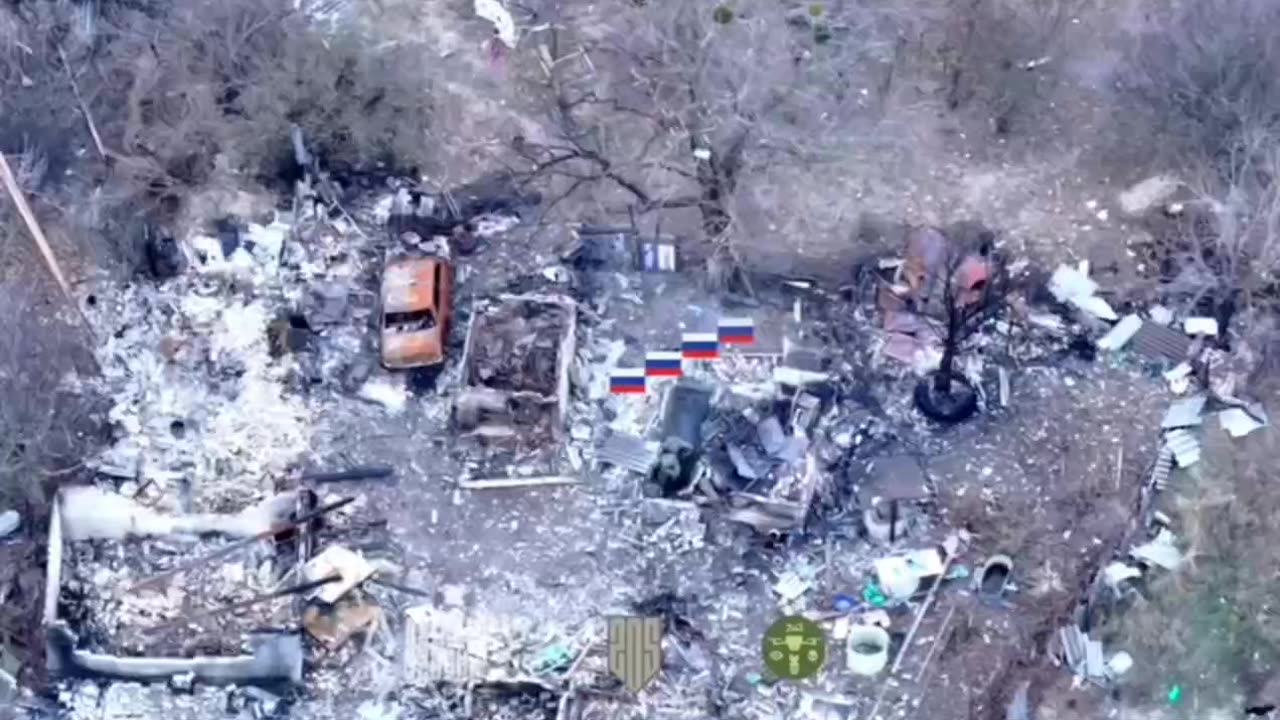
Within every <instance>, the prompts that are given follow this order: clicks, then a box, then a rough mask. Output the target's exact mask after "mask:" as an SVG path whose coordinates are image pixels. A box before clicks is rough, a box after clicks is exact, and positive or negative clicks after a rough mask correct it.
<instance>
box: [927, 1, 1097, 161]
mask: <svg viewBox="0 0 1280 720" xmlns="http://www.w3.org/2000/svg"><path fill="white" fill-rule="evenodd" d="M1084 5H1085V0H967V1H965V2H959V3H951V4H948V5H947V11H946V12H945V13H944V14H943V16H942V19H941V21H940V23H939V28H940V32H941V36H942V40H941V42H940V44H939V46H938V48H937V50H936V53H937V56H938V60H939V64H940V65H941V68H942V74H943V87H944V96H945V101H946V105H947V107H948V108H950V109H952V110H956V109H959V108H961V107H962V106H969V105H973V106H975V107H978V108H980V109H981V110H982V112H984V113H985V114H986V115H987V117H988V118H989V119H990V122H991V127H992V130H993V131H994V132H995V134H996V135H1006V134H1009V133H1011V132H1013V131H1015V130H1022V131H1028V130H1030V131H1036V130H1038V129H1039V128H1038V127H1037V126H1035V125H1029V124H1028V123H1027V122H1026V121H1027V113H1029V112H1033V111H1034V110H1036V109H1045V108H1043V107H1041V106H1039V105H1037V103H1038V101H1041V100H1043V99H1045V98H1046V97H1047V95H1048V93H1049V91H1050V89H1051V88H1052V87H1053V86H1054V85H1055V83H1056V82H1057V81H1058V75H1057V71H1056V70H1055V68H1056V66H1058V65H1060V64H1061V63H1062V62H1063V60H1064V57H1063V55H1064V54H1065V53H1066V52H1067V50H1068V47H1067V44H1066V41H1065V37H1064V33H1065V30H1066V25H1067V24H1068V23H1069V22H1070V21H1071V19H1072V17H1074V16H1075V15H1076V13H1078V12H1079V11H1080V9H1081V8H1082V7H1083V6H1084Z"/></svg>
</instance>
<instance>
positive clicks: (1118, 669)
mask: <svg viewBox="0 0 1280 720" xmlns="http://www.w3.org/2000/svg"><path fill="white" fill-rule="evenodd" d="M1132 667H1133V656H1132V655H1130V654H1129V653H1127V652H1125V651H1124V650H1121V651H1120V652H1118V653H1116V654H1115V655H1112V656H1111V659H1110V660H1108V661H1107V674H1108V675H1110V676H1111V677H1113V678H1118V677H1120V676H1121V675H1124V674H1125V673H1127V672H1129V670H1130V669H1131V668H1132Z"/></svg>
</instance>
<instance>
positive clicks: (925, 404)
mask: <svg viewBox="0 0 1280 720" xmlns="http://www.w3.org/2000/svg"><path fill="white" fill-rule="evenodd" d="M943 237H944V238H945V243H946V244H945V250H944V252H943V254H942V256H941V262H939V263H937V264H936V265H935V266H934V267H933V268H930V270H929V272H928V275H927V277H926V280H925V283H926V285H925V287H926V288H936V292H934V293H933V297H930V294H929V292H928V291H926V293H925V295H924V297H923V298H922V302H923V305H924V307H923V308H922V309H924V310H926V311H927V310H929V309H930V308H931V306H932V309H934V310H935V311H936V313H937V314H938V315H939V316H940V317H941V318H942V321H943V325H942V328H941V333H940V334H941V341H942V358H941V361H940V362H939V365H938V369H937V370H936V371H935V372H934V373H933V374H932V375H931V376H929V377H928V378H926V379H925V380H923V381H921V382H920V383H919V384H918V385H917V386H916V389H915V395H914V399H915V402H916V406H917V407H919V409H920V411H921V412H923V413H924V414H925V415H927V416H928V417H930V418H932V419H934V420H939V421H942V422H959V421H961V420H965V419H967V418H968V417H969V416H971V415H972V414H973V413H974V412H975V411H976V410H977V409H978V403H977V400H978V398H977V392H976V390H975V389H974V388H973V387H972V386H971V385H970V383H969V381H968V380H967V379H966V378H965V376H964V374H963V373H961V372H959V370H958V369H957V367H956V364H957V361H958V359H959V357H960V356H961V354H962V353H963V352H964V351H965V350H966V346H967V344H968V341H969V340H970V339H971V338H972V337H973V336H974V335H975V333H977V332H978V331H979V330H980V329H981V328H982V326H983V325H985V324H986V323H987V322H989V321H991V320H993V319H994V318H995V317H996V316H997V315H999V314H1000V312H1001V311H1002V310H1003V309H1004V307H1005V304H1006V299H1007V297H1008V293H1009V287H1010V284H1009V274H1008V271H1007V269H1006V267H1005V262H1004V259H1003V258H1002V257H1001V255H1000V253H999V252H998V251H997V250H996V248H995V237H994V235H993V234H992V233H991V232H989V231H987V230H984V229H979V228H977V227H976V226H974V225H971V224H969V223H957V224H956V225H954V226H952V227H951V228H950V229H948V230H947V231H946V232H945V234H944V235H943ZM931 300H932V301H933V302H930V301H931Z"/></svg>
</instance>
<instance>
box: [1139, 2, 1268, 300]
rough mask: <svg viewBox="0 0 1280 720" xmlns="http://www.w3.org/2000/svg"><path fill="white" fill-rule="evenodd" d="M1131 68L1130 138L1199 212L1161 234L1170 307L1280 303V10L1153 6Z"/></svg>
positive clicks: (1158, 263) (1157, 249)
mask: <svg viewBox="0 0 1280 720" xmlns="http://www.w3.org/2000/svg"><path fill="white" fill-rule="evenodd" d="M1155 5H1158V7H1155V6H1153V7H1152V8H1151V12H1150V13H1149V14H1148V15H1147V16H1146V19H1145V25H1144V27H1143V29H1142V31H1141V32H1140V33H1139V34H1138V36H1137V39H1136V42H1135V43H1133V45H1132V48H1131V50H1130V52H1129V54H1128V56H1127V58H1126V59H1125V63H1124V64H1123V66H1122V69H1121V73H1120V78H1119V86H1120V90H1121V94H1120V100H1119V107H1118V108H1117V110H1118V111H1120V112H1119V113H1118V114H1120V115H1122V116H1126V117H1129V118H1130V120H1129V122H1130V124H1131V125H1133V126H1134V129H1133V130H1131V131H1130V133H1129V135H1128V136H1127V137H1129V139H1130V140H1131V141H1133V142H1135V143H1140V144H1141V143H1145V144H1148V145H1149V139H1151V138H1156V139H1158V142H1159V145H1158V146H1157V147H1155V148H1152V153H1151V154H1152V155H1153V156H1154V157H1155V158H1156V159H1157V161H1158V162H1159V163H1160V164H1162V165H1164V166H1166V167H1170V168H1172V169H1174V170H1176V171H1178V172H1180V173H1181V174H1182V176H1183V177H1184V178H1185V179H1186V181H1187V183H1188V186H1189V189H1190V191H1191V192H1192V193H1193V194H1194V196H1195V197H1196V199H1197V200H1198V202H1196V203H1194V204H1193V205H1192V206H1191V207H1190V208H1189V212H1187V213H1185V214H1184V215H1183V216H1182V217H1180V218H1178V219H1176V220H1174V221H1164V222H1162V223H1160V224H1159V225H1157V226H1156V227H1155V228H1154V234H1155V236H1156V238H1155V239H1156V242H1155V243H1154V245H1153V247H1152V248H1151V251H1152V253H1153V255H1152V256H1151V257H1150V258H1148V265H1149V266H1150V267H1153V268H1157V269H1158V270H1159V278H1158V279H1159V281H1160V282H1161V287H1160V291H1161V294H1162V295H1163V297H1162V300H1164V301H1165V302H1171V303H1176V304H1180V305H1183V306H1186V307H1189V308H1195V309H1196V310H1197V311H1199V312H1209V313H1219V314H1223V315H1227V314H1229V312H1230V311H1231V310H1233V309H1236V308H1239V309H1246V308H1250V307H1258V306H1260V305H1262V306H1266V307H1271V308H1274V307H1276V306H1277V305H1278V304H1280V285H1278V284H1277V274H1278V273H1280V186H1277V184H1276V178H1277V177H1280V36H1277V35H1276V33H1275V32H1274V28H1275V27H1277V25H1278V24H1280V5H1277V4H1275V3H1273V2H1268V1H1267V0H1203V1H1201V2H1179V3H1175V4H1173V5H1172V6H1165V5H1164V4H1155Z"/></svg>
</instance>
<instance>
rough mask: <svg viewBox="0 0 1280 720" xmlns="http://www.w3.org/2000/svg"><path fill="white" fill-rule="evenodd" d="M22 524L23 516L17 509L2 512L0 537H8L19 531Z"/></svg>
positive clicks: (0, 516)
mask: <svg viewBox="0 0 1280 720" xmlns="http://www.w3.org/2000/svg"><path fill="white" fill-rule="evenodd" d="M21 525H22V518H21V517H20V516H19V515H18V511H17V510H5V511H4V512H0V538H6V537H8V536H10V535H12V534H13V533H15V532H17V531H18V528H19V527H21Z"/></svg>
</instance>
